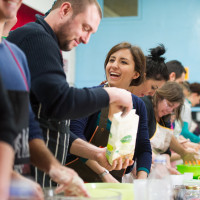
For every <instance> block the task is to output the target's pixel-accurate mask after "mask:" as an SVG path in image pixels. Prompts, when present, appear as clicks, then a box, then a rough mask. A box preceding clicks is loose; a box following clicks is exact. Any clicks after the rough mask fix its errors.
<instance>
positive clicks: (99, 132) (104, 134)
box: [66, 107, 125, 182]
mask: <svg viewBox="0 0 200 200" xmlns="http://www.w3.org/2000/svg"><path fill="white" fill-rule="evenodd" d="M108 109H109V108H108V107H107V108H104V109H102V110H101V114H100V120H99V126H97V128H96V130H95V132H94V133H93V135H92V137H91V139H90V142H91V143H92V144H94V145H95V146H97V147H106V146H107V143H108V137H109V133H110V132H109V131H108V130H107V129H106V126H107V121H108ZM66 165H67V166H68V167H70V168H72V169H74V170H75V171H76V172H77V173H78V175H79V176H80V177H81V178H82V179H83V180H84V181H85V182H102V180H101V178H100V177H99V176H98V175H97V174H96V173H95V172H94V171H93V170H91V169H90V168H89V167H88V166H87V165H86V164H85V163H84V162H82V161H81V160H80V159H79V158H77V159H75V160H73V161H71V162H69V163H67V164H66ZM124 173H125V169H122V170H113V171H111V172H110V174H111V175H112V176H113V177H114V178H116V179H117V180H118V181H119V182H122V176H123V174H124Z"/></svg>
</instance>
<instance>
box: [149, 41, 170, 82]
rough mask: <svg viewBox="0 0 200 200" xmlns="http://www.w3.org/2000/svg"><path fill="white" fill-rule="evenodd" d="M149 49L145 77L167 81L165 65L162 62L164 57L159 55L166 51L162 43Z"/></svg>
mask: <svg viewBox="0 0 200 200" xmlns="http://www.w3.org/2000/svg"><path fill="white" fill-rule="evenodd" d="M149 51H150V55H148V56H147V57H146V79H147V80H149V79H153V80H158V81H162V80H165V81H168V79H169V75H168V70H167V66H166V64H165V62H164V61H165V58H164V57H162V56H161V55H163V54H164V53H165V51H166V50H165V47H164V45H162V44H160V45H159V46H157V47H156V48H152V49H150V50H149Z"/></svg>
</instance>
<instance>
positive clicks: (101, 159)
mask: <svg viewBox="0 0 200 200" xmlns="http://www.w3.org/2000/svg"><path fill="white" fill-rule="evenodd" d="M95 160H96V161H97V162H98V163H99V164H100V165H101V166H102V167H104V168H106V169H107V170H109V171H112V170H121V169H125V168H127V167H128V166H130V165H133V163H134V161H133V160H131V161H130V160H129V159H126V160H125V161H124V162H122V158H120V159H117V160H115V161H114V162H113V164H112V165H110V164H109V162H108V160H107V158H106V148H99V150H98V153H97V154H96V159H95Z"/></svg>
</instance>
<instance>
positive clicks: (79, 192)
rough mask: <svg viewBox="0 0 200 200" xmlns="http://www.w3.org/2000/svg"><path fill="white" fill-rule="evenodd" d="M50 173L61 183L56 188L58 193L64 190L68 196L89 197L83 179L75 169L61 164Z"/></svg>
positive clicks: (53, 178) (54, 179)
mask: <svg viewBox="0 0 200 200" xmlns="http://www.w3.org/2000/svg"><path fill="white" fill-rule="evenodd" d="M49 175H50V177H51V178H52V180H53V181H55V182H57V183H58V184H59V187H58V188H56V190H55V193H56V194H58V193H61V192H64V193H65V195H66V196H84V197H89V194H88V192H87V190H86V187H85V185H84V182H83V180H82V179H81V178H80V177H79V176H78V174H77V173H76V172H75V171H74V170H72V169H70V168H68V167H64V166H61V165H60V166H59V167H58V166H57V167H55V168H51V169H50V171H49Z"/></svg>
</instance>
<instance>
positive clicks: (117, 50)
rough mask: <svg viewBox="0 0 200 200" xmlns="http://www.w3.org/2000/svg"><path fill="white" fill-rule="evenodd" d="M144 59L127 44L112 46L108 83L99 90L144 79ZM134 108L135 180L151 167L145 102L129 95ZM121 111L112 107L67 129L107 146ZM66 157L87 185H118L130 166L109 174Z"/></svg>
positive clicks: (100, 168)
mask: <svg viewBox="0 0 200 200" xmlns="http://www.w3.org/2000/svg"><path fill="white" fill-rule="evenodd" d="M145 65H146V60H145V56H144V54H143V52H142V51H141V49H140V48H139V47H137V46H133V45H131V44H130V43H120V44H117V45H115V46H114V47H113V48H112V49H111V50H110V51H109V52H108V54H107V57H106V60H105V63H104V68H105V72H106V78H107V83H105V84H104V85H101V86H98V87H117V88H123V89H128V87H129V86H132V85H134V86H137V85H139V84H141V82H142V81H143V79H144V72H145ZM132 99H133V105H134V109H136V114H138V115H139V117H140V118H139V126H138V132H137V138H136V147H135V152H134V158H133V162H134V161H137V178H147V175H148V173H149V171H150V167H151V160H152V158H151V154H152V152H151V146H150V141H149V134H148V126H147V113H146V108H145V105H144V102H143V101H142V100H141V99H140V98H138V97H137V96H135V95H132ZM119 111H120V110H116V109H113V107H112V105H111V106H109V108H107V109H102V110H100V111H99V112H97V113H95V114H93V115H91V116H89V117H87V118H82V119H79V120H72V121H71V126H70V129H71V131H72V132H74V133H75V134H77V135H78V136H79V137H80V138H83V139H85V140H87V141H89V142H91V143H93V144H95V145H96V146H102V147H106V145H107V142H108V136H109V132H110V126H111V121H112V116H113V114H114V113H117V112H119ZM72 157H73V156H72V155H71V156H69V157H68V161H72V162H70V164H69V163H68V166H69V167H72V168H73V169H75V170H76V171H77V172H78V173H79V175H80V176H81V177H82V178H83V180H84V181H86V182H118V181H119V182H121V180H122V176H123V174H124V173H129V172H130V171H131V170H132V168H133V165H132V166H131V167H129V168H128V169H127V170H126V169H123V170H120V171H112V172H111V173H109V172H108V171H107V170H106V169H104V168H102V167H101V166H100V165H98V164H97V163H96V162H94V161H92V160H87V161H84V160H83V159H81V158H80V159H78V158H76V159H75V160H73V159H72Z"/></svg>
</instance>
